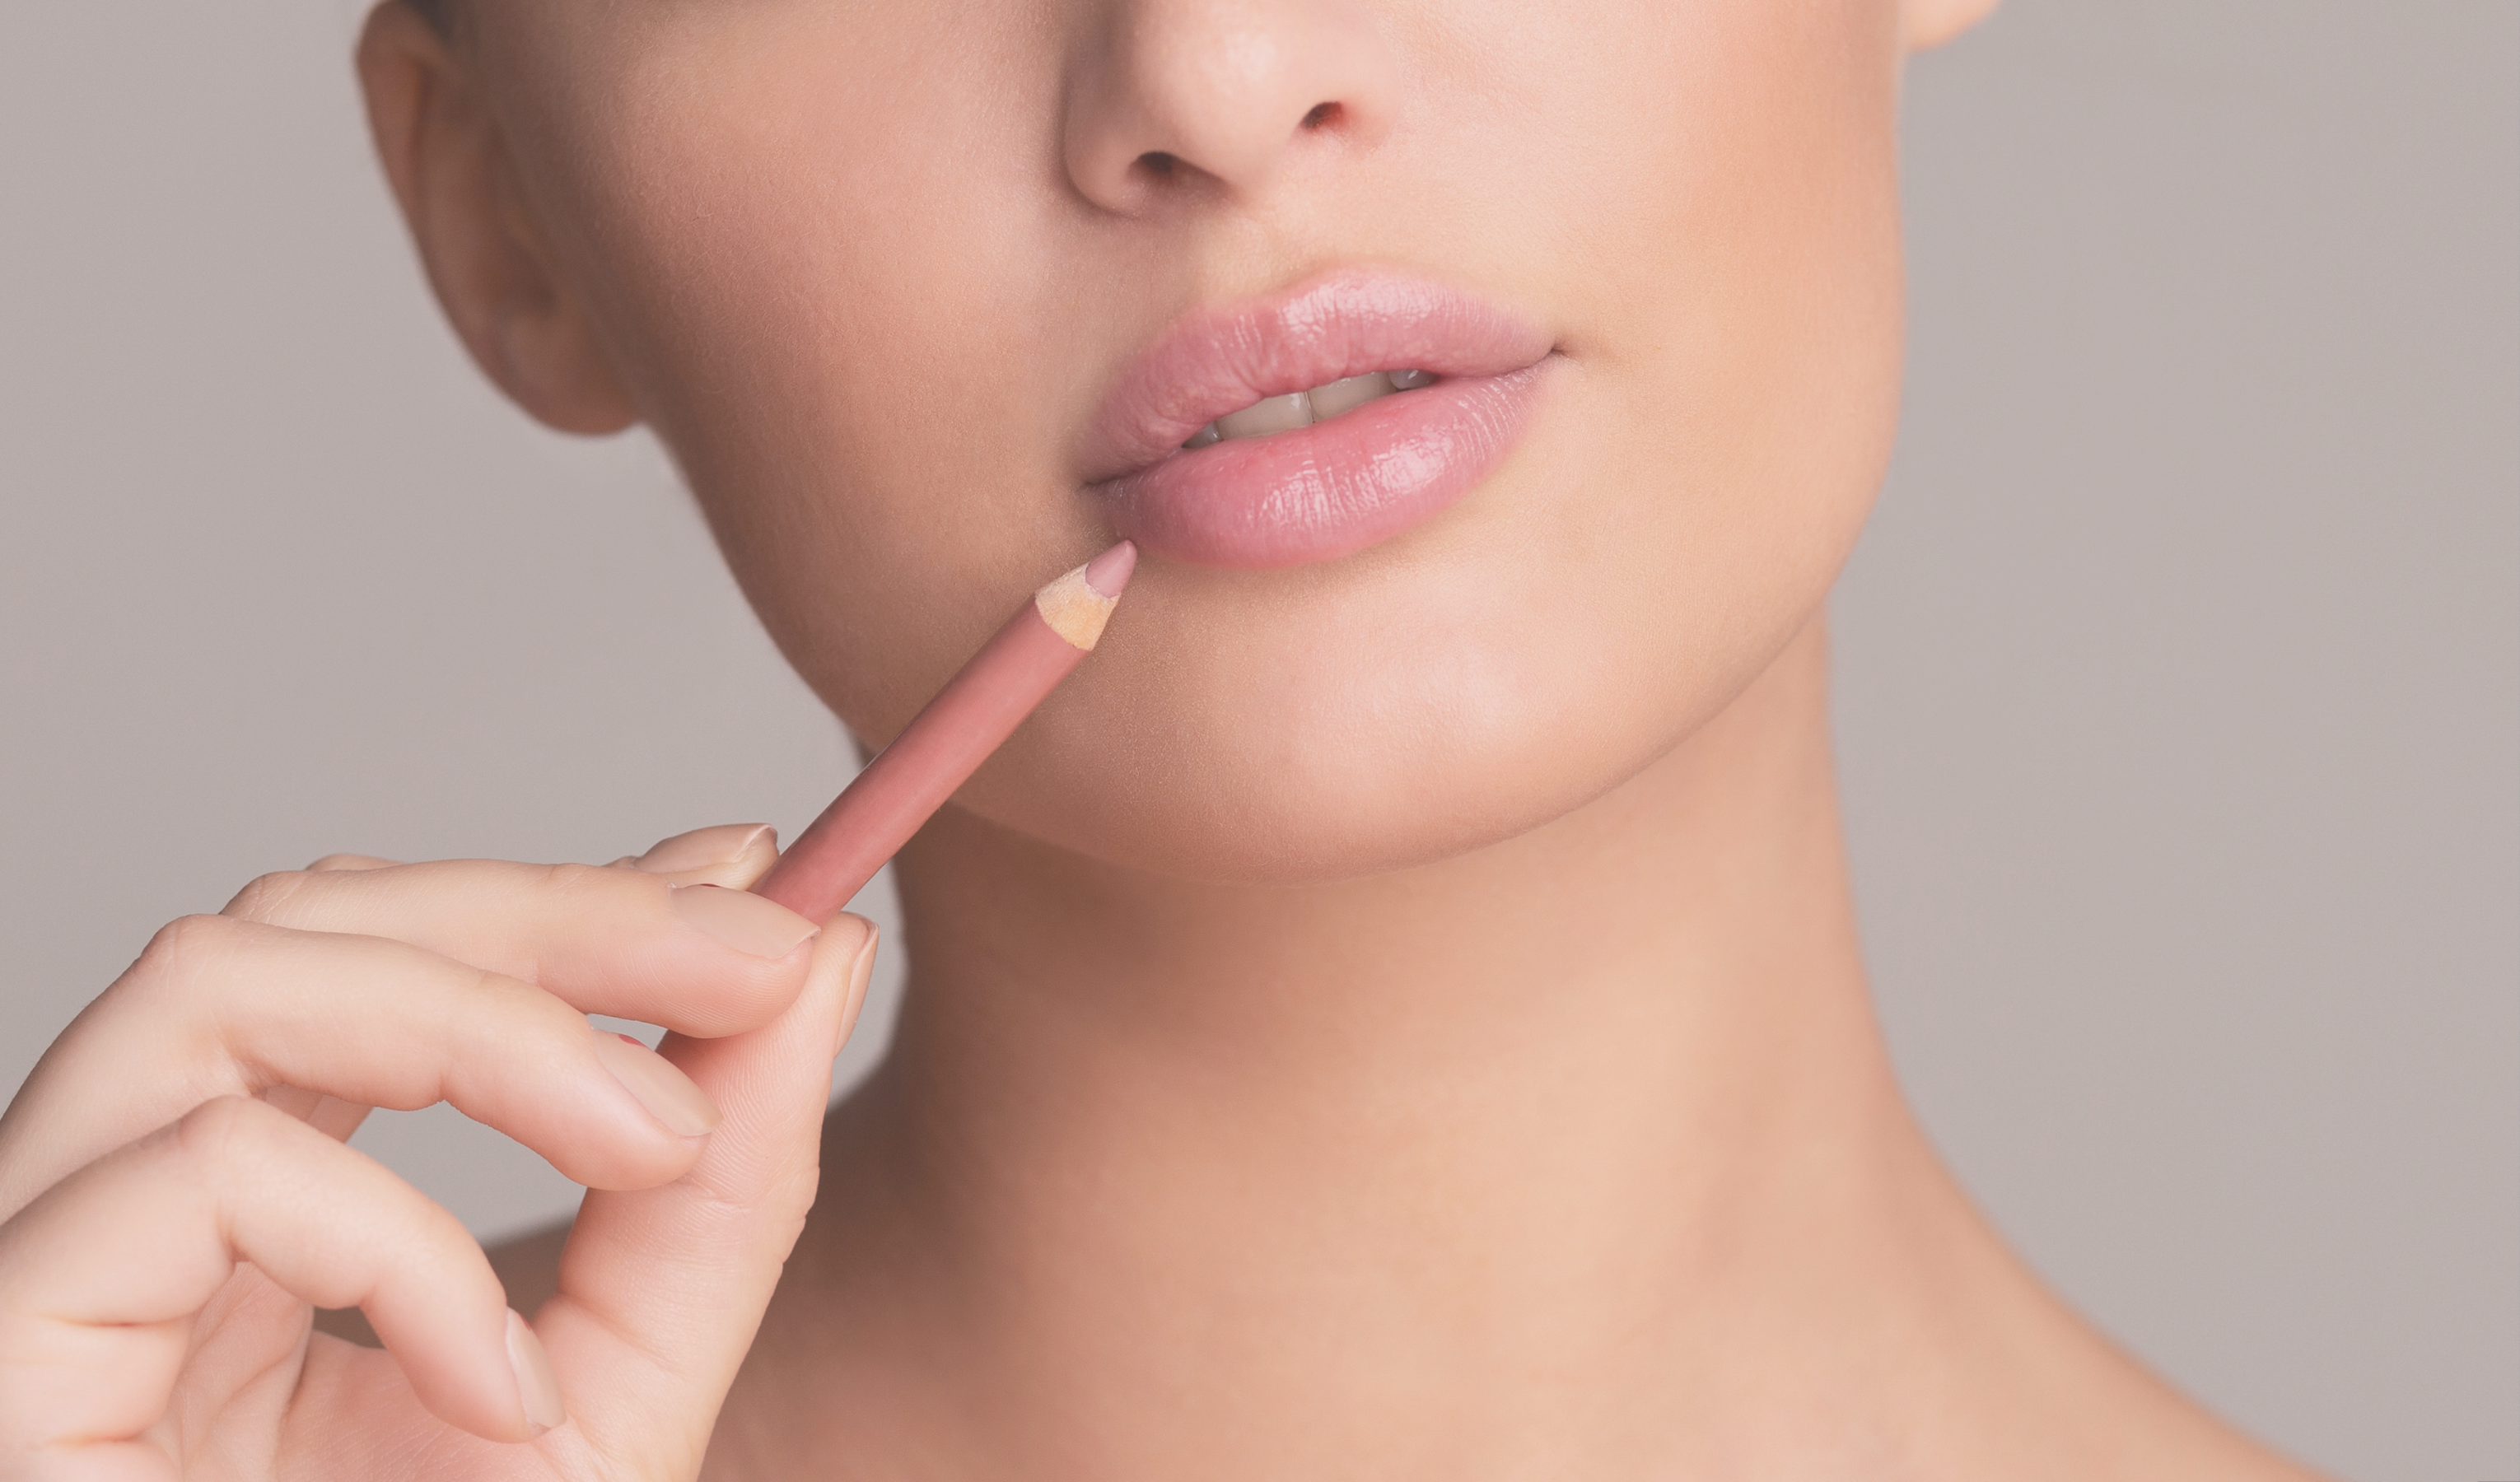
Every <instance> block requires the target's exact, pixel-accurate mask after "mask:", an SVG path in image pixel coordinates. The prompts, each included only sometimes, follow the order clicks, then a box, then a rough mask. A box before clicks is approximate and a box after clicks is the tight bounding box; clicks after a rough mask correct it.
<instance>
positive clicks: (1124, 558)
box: [1085, 540, 1138, 598]
mask: <svg viewBox="0 0 2520 1482" xmlns="http://www.w3.org/2000/svg"><path fill="white" fill-rule="evenodd" d="M1136 569H1138V547H1137V543H1136V542H1135V541H1127V540H1124V541H1122V542H1120V543H1119V544H1118V545H1116V546H1113V547H1112V548H1111V549H1110V550H1108V551H1105V552H1103V553H1102V555H1100V556H1097V557H1095V558H1094V559H1093V560H1092V561H1087V562H1086V563H1085V584H1086V585H1087V586H1089V587H1092V588H1093V589H1094V595H1095V596H1097V597H1102V598H1113V597H1117V596H1119V595H1120V592H1121V589H1122V588H1124V587H1126V586H1128V585H1129V573H1130V572H1132V571H1135V570H1136Z"/></svg>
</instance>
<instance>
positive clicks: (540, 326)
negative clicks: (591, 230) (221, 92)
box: [358, 0, 639, 433]
mask: <svg viewBox="0 0 2520 1482" xmlns="http://www.w3.org/2000/svg"><path fill="white" fill-rule="evenodd" d="M465 60H466V59H465V58H464V56H463V48H462V45H461V43H460V41H459V42H453V43H450V41H449V40H448V38H447V37H446V36H444V35H443V34H441V33H440V32H439V31H438V30H437V28H436V27H434V26H432V25H430V24H429V23H428V22H427V21H426V20H424V19H423V18H422V17H421V15H420V13H419V12H418V11H416V10H414V9H413V8H412V7H411V6H409V5H407V4H404V3H403V0H383V3H382V4H380V5H379V6H377V8H376V9H375V10H373V11H371V12H369V13H368V23H367V27H366V29H365V30H363V31H362V32H360V35H359V51H358V66H359V81H360V84H361V85H362V86H363V87H364V88H365V89H366V92H367V100H368V124H369V127H370V128H371V129H373V130H374V131H375V133H376V140H377V152H378V154H379V155H381V156H382V157H383V161H384V168H385V176H386V178H387V179H388V180H390V181H391V182H392V184H393V192H394V198H395V200H397V201H399V202H401V203H402V214H403V220H404V221H405V222H406V223H407V224H409V226H410V227H411V235H412V241H413V243H414V245H416V246H417V247H419V248H420V258H421V262H422V265H423V266H424V267H426V268H427V272H428V283H429V287H430V288H432V289H434V290H435V291H436V292H437V301H438V303H439V304H440V305H442V306H443V307H444V308H445V310H446V317H447V319H448V321H449V322H451V323H452V324H453V325H454V327H455V333H456V336H457V337H459V338H461V339H462V340H463V341H464V346H465V348H466V349H468V350H471V351H472V359H473V361H474V362H475V363H476V364H478V365H479V366H480V367H481V370H482V372H483V374H485V375H487V376H488V377H489V378H490V379H491V380H492V381H493V382H497V383H498V385H499V388H500V389H501V390H503V391H506V392H507V393H508V395H509V396H511V397H513V398H514V399H515V400H516V402H517V405H518V406H521V407H523V408H524V409H525V410H526V411H527V412H528V413H530V414H532V415H533V416H534V417H535V418H537V419H538V420H540V421H542V422H544V423H547V424H549V425H550V426H552V427H558V428H560V429H561V430H562V431H564V432H585V433H604V432H618V431H620V430H621V429H622V428H623V427H629V426H630V425H631V424H633V423H635V422H637V421H638V420H639V413H638V408H637V407H636V405H634V404H633V403H632V401H631V399H630V395H629V392H628V390H627V389H626V388H625V386H624V385H623V383H622V381H621V377H620V375H619V374H618V373H617V372H616V371H615V370H614V369H613V365H612V360H611V357H610V356H609V354H607V351H606V349H605V346H604V343H603V340H602V337H600V336H599V335H598V333H597V331H596V325H595V319H594V316H593V315H592V314H590V313H589V312H588V311H587V306H586V302H585V300H584V298H583V296H582V295H580V294H579V292H577V290H576V289H575V287H574V286H573V285H572V284H570V283H569V281H568V279H567V278H566V276H565V275H563V274H562V272H561V271H560V267H559V263H558V262H557V260H556V259H555V258H554V256H553V254H552V251H551V248H550V246H549V244H548V243H547V241H546V240H545V238H544V236H543V233H542V229H541V227H540V225H539V224H538V223H537V222H536V221H535V220H534V217H533V213H532V211H531V210H530V208H529V207H528V205H527V202H526V200H525V196H524V192H523V190H522V189H521V187H520V186H519V184H518V182H517V172H516V166H515V163H514V161H513V159H512V158H511V157H510V156H509V153H508V146H507V141H506V139H505V138H504V137H503V136H502V135H501V134H500V131H499V127H498V120H497V119H496V118H495V117H494V116H493V115H492V113H491V111H490V109H489V107H488V106H487V103H486V101H485V100H484V99H483V98H482V97H481V96H480V93H479V90H478V88H477V87H476V86H475V85H474V84H473V81H472V78H471V77H470V75H468V69H467V67H466V65H465Z"/></svg>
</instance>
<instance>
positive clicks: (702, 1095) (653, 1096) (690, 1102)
mask: <svg viewBox="0 0 2520 1482" xmlns="http://www.w3.org/2000/svg"><path fill="white" fill-rule="evenodd" d="M595 1057H596V1058H597V1059H600V1060H602V1061H603V1062H604V1068H605V1069H607V1070H609V1071H611V1072H612V1078H613V1079H614V1080H616V1081H619V1082H620V1083H621V1089H622V1090H624V1091H626V1092H628V1093H630V1095H631V1096H632V1097H634V1098H636V1099H637V1100H638V1102H639V1104H640V1105H642V1106H645V1107H647V1108H648V1114H649V1115H650V1116H652V1117H654V1118H655V1119H656V1120H657V1121H659V1122H662V1123H664V1124H665V1126H666V1127H667V1128H668V1129H670V1130H671V1131H672V1132H673V1134H674V1136H676V1137H678V1138H697V1137H705V1136H707V1135H708V1134H709V1133H711V1132H714V1131H716V1130H717V1124H718V1122H719V1120H720V1118H721V1113H720V1112H719V1111H718V1109H717V1102H715V1101H712V1100H709V1099H708V1093H707V1092H705V1091H702V1090H700V1089H699V1088H698V1087H697V1086H695V1085H693V1084H692V1078H691V1077H690V1076H687V1075H685V1074H683V1073H682V1072H681V1071H680V1070H677V1069H675V1068H674V1062H673V1061H671V1060H669V1059H667V1058H665V1057H664V1056H663V1055H658V1054H657V1053H656V1052H654V1051H652V1050H651V1049H649V1048H648V1047H647V1046H645V1045H642V1044H640V1043H639V1042H638V1041H637V1040H634V1039H632V1038H630V1036H628V1035H626V1034H607V1033H605V1032H604V1031H602V1030H598V1031H597V1032H596V1035H595Z"/></svg>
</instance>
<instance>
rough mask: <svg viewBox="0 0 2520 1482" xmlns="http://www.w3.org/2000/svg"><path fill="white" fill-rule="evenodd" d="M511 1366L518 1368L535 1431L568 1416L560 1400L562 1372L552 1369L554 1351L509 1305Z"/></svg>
mask: <svg viewBox="0 0 2520 1482" xmlns="http://www.w3.org/2000/svg"><path fill="white" fill-rule="evenodd" d="M508 1367H509V1368H510V1369H513V1370H516V1371H517V1399H519V1400H522V1401H523V1402H524V1403H525V1423H526V1424H527V1425H530V1426H532V1427H533V1429H534V1434H535V1435H537V1436H539V1435H541V1434H542V1433H543V1432H544V1431H547V1430H549V1429H551V1428H552V1427H553V1426H555V1425H558V1424H560V1423H561V1422H562V1421H564V1420H566V1419H567V1418H568V1412H567V1411H566V1410H565V1409H563V1408H562V1406H561V1403H560V1375H558V1374H556V1373H553V1372H552V1367H551V1355H550V1354H547V1353H545V1352H543V1340H542V1339H540V1338H537V1337H535V1336H534V1330H533V1329H532V1328H530V1327H528V1326H526V1325H525V1320H524V1319H523V1318H520V1317H518V1316H517V1310H516V1309H515V1308H513V1307H511V1308H509V1309H508Z"/></svg>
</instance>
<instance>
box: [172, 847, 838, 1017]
mask: <svg viewBox="0 0 2520 1482" xmlns="http://www.w3.org/2000/svg"><path fill="white" fill-rule="evenodd" d="M220 914H221V915H222V916H227V917H233V918H237V919H240V920H244V921H262V922H265V923H267V924H270V925H275V926H289V927H293V928H294V929H297V930H300V931H329V932H341V933H349V934H355V935H363V936H382V937H390V938H393V939H394V940H396V941H403V942H409V943H411V944H413V945H415V946H419V947H424V948H427V950H429V951H431V952H434V953H437V954H438V955H440V956H442V957H448V958H452V959H454V960H455V961H457V962H461V963H470V964H472V966H476V967H482V968H486V969H488V970H490V971H492V972H497V973H500V974H503V975H505V976H508V977H512V978H517V979H518V980H520V981H523V982H528V983H532V984H535V985H536V986H538V987H542V988H546V989H549V990H550V991H552V992H553V993H556V994H559V995H560V996H561V997H562V998H563V999H565V1000H567V1001H568V1002H569V1003H571V1004H573V1005H575V1006H576V1007H577V1008H578V1009H580V1010H584V1011H586V1012H589V1013H609V1014H617V1015H620V1016H621V1017H624V1018H633V1019H642V1020H645V1021H647V1022H650V1023H655V1024H662V1025H664V1026H666V1027H667V1028H669V1029H675V1030H679V1031H681V1032H684V1033H687V1034H693V1035H701V1036H715V1035H724V1034H732V1033H735V1032H736V1031H738V1030H742V1029H749V1028H752V1027H753V1026H755V1025H758V1024H762V1023H766V1022H768V1021H769V1019H770V1018H771V1016H772V1015H774V1014H776V1013H778V1012H779V1011H780V1010H783V1009H785V1008H787V1005H788V1003H789V1002H790V1001H791V1000H792V999H794V997H795V995H796V990H797V988H798V987H799V986H800V985H801V984H802V983H803V981H804V975H805V964H806V960H807V958H808V957H809V956H810V953H809V952H808V951H807V950H805V948H804V943H805V942H806V941H807V940H809V939H810V938H811V937H812V935H813V933H814V932H815V930H816V929H817V928H816V926H815V924H814V923H813V922H812V921H807V920H805V918H803V917H801V916H798V915H797V914H796V913H794V912H792V911H789V910H787V908H786V907H784V906H780V905H778V904H776V903H774V902H771V901H768V900H764V899H762V898H761V897H759V896H757V895H748V894H745V893H743V892H742V891H738V890H728V889H724V888H721V887H718V886H714V885H705V884H694V885H683V886H676V885H674V884H672V883H671V882H670V881H668V880H667V879H665V878H663V877H662V876H654V875H650V874H648V873H646V872H644V871H638V870H607V869H604V868H601V867H598V866H594V865H517V864H510V863H507V862H505V861H499V860H442V861H437V862H434V863H429V864H419V865H393V866H387V867H385V868H382V869H377V870H351V871H320V872H319V871H302V870H301V871H290V872H285V873H283V874H278V875H266V876H263V877H261V878H260V879H257V880H255V881H254V882H253V883H252V884H250V885H248V886H247V887H246V888H245V889H244V890H242V891H240V892H239V893H238V895H237V897H236V899H235V900H233V901H230V902H229V903H228V905H227V908H226V909H225V910H224V911H222V912H221V913H220Z"/></svg>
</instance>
